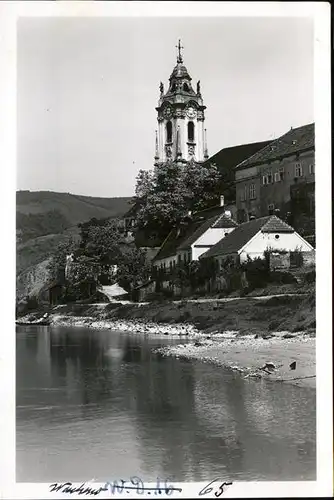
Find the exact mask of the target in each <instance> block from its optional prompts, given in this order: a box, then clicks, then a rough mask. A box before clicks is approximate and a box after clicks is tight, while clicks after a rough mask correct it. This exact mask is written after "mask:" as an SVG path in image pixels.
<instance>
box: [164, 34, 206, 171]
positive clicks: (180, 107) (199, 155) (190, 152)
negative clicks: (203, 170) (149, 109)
mask: <svg viewBox="0 0 334 500" xmlns="http://www.w3.org/2000/svg"><path fill="white" fill-rule="evenodd" d="M176 48H177V57H176V65H175V67H174V68H173V71H172V73H171V75H170V77H169V86H168V89H167V91H166V92H165V90H164V85H163V83H162V82H160V97H159V102H158V107H157V108H156V110H157V112H158V117H157V119H158V136H157V137H158V147H157V150H158V154H157V153H156V155H155V161H156V164H158V163H164V162H165V161H168V160H178V161H180V162H187V161H190V160H195V161H197V162H203V161H204V160H205V159H206V157H207V156H208V153H207V147H206V146H205V142H206V138H205V132H204V119H205V117H204V110H205V109H206V107H205V106H204V104H203V99H202V95H201V90H200V82H199V81H198V82H197V85H196V90H194V89H193V87H192V84H191V81H192V78H191V76H190V75H189V72H188V70H187V68H186V66H185V65H184V62H183V54H182V49H183V46H182V45H181V40H179V42H178V45H177V46H176Z"/></svg>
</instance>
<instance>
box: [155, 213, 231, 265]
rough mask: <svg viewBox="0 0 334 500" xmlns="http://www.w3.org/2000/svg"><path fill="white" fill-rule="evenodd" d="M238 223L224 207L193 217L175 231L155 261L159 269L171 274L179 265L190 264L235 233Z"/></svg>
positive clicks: (163, 245) (196, 214)
mask: <svg viewBox="0 0 334 500" xmlns="http://www.w3.org/2000/svg"><path fill="white" fill-rule="evenodd" d="M236 227H237V223H236V222H235V221H234V220H233V219H232V218H231V216H230V214H229V213H228V212H226V211H225V209H224V206H218V207H213V208H210V209H207V210H202V211H201V212H197V213H194V214H193V216H192V217H189V218H188V220H186V221H184V222H183V223H182V224H180V225H179V226H178V227H177V228H174V229H173V230H172V231H171V232H170V233H169V235H168V236H167V238H166V239H165V241H164V242H163V244H162V246H161V248H160V250H159V252H158V253H157V255H156V256H155V258H154V259H153V264H154V266H155V267H157V268H160V269H161V268H163V269H165V270H171V269H173V267H176V265H177V263H179V262H182V261H184V262H191V261H193V260H198V259H199V257H200V256H201V255H202V254H203V253H205V252H206V251H207V250H209V249H210V248H211V247H213V246H214V245H215V244H216V243H217V242H218V241H220V240H221V239H222V238H224V237H225V236H227V235H228V234H229V233H230V232H231V231H233V230H235V228H236Z"/></svg>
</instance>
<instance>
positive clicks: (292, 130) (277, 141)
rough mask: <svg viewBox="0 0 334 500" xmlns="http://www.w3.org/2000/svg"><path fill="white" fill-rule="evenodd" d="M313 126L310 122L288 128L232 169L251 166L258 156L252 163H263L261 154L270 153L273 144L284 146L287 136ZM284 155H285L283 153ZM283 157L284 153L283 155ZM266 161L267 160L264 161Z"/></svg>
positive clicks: (307, 147) (313, 123)
mask: <svg viewBox="0 0 334 500" xmlns="http://www.w3.org/2000/svg"><path fill="white" fill-rule="evenodd" d="M314 126H315V122H311V123H307V124H305V125H300V126H299V127H295V128H292V127H291V128H290V130H287V131H286V132H284V133H283V134H281V135H280V136H279V137H276V138H275V139H273V140H272V141H270V142H269V143H268V144H267V145H266V146H264V147H263V148H261V149H259V150H258V151H257V152H255V153H254V154H253V155H251V156H249V157H248V158H245V159H244V160H243V161H242V162H240V163H238V164H237V165H236V166H235V167H234V169H237V168H240V167H242V166H243V165H248V166H252V159H253V158H254V157H258V156H260V158H259V159H258V161H257V162H256V161H255V163H254V165H255V164H256V163H261V162H263V158H261V153H265V152H267V151H268V152H270V151H271V148H272V147H273V145H274V144H276V145H277V144H280V143H283V145H284V140H285V138H286V137H287V136H289V135H290V134H291V133H292V134H293V133H295V132H296V131H300V130H302V129H305V130H306V129H307V128H311V127H314ZM309 148H310V146H306V147H304V148H302V149H301V151H302V150H305V149H309ZM285 154H286V153H285ZM283 155H284V153H283ZM266 161H267V160H266Z"/></svg>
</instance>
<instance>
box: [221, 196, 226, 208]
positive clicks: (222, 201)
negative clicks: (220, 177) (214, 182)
mask: <svg viewBox="0 0 334 500" xmlns="http://www.w3.org/2000/svg"><path fill="white" fill-rule="evenodd" d="M224 205H225V199H224V195H223V194H221V195H220V206H221V207H223V206H224Z"/></svg>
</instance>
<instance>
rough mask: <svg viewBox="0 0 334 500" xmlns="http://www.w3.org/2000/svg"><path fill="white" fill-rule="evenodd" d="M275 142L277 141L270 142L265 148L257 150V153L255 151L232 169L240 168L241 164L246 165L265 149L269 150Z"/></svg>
mask: <svg viewBox="0 0 334 500" xmlns="http://www.w3.org/2000/svg"><path fill="white" fill-rule="evenodd" d="M275 140H277V139H274V140H273V141H270V142H269V144H266V145H265V146H263V148H261V149H259V150H258V151H256V152H255V153H254V154H252V155H251V156H249V157H248V158H245V159H244V160H243V161H242V162H241V163H238V165H235V167H233V168H234V169H237V168H238V167H241V165H242V164H243V163H246V162H248V161H250V160H251V159H252V158H253V157H254V156H256V155H258V154H259V153H261V151H264V150H265V149H266V148H269V147H270V146H271V144H272V143H273V142H275Z"/></svg>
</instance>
